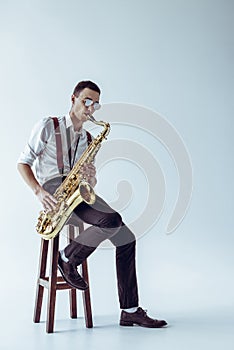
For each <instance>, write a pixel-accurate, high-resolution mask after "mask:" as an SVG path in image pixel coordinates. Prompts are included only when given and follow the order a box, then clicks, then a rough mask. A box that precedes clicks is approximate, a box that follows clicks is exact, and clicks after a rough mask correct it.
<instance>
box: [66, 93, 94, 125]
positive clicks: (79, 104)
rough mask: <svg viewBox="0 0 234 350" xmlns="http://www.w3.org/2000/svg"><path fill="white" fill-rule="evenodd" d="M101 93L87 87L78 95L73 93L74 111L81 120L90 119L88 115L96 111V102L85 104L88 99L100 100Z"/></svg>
mask: <svg viewBox="0 0 234 350" xmlns="http://www.w3.org/2000/svg"><path fill="white" fill-rule="evenodd" d="M99 98H100V95H99V93H98V92H96V91H94V90H91V89H89V88H85V89H84V90H82V91H81V92H80V94H79V96H78V97H76V96H75V95H72V113H73V115H74V116H75V117H76V118H77V119H78V120H80V121H83V122H85V121H86V120H87V119H88V115H92V114H93V113H94V112H95V107H94V104H92V105H90V106H88V107H87V106H85V101H86V99H89V100H92V101H93V102H94V103H95V102H99Z"/></svg>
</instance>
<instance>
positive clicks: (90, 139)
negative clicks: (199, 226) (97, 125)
mask: <svg viewBox="0 0 234 350" xmlns="http://www.w3.org/2000/svg"><path fill="white" fill-rule="evenodd" d="M86 135H87V141H88V145H89V144H90V143H91V142H92V136H91V134H90V133H89V132H88V131H87V130H86Z"/></svg>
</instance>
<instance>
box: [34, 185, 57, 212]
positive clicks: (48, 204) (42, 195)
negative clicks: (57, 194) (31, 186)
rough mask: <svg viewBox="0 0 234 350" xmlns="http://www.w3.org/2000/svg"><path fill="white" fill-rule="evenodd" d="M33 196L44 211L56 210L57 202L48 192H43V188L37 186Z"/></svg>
mask: <svg viewBox="0 0 234 350" xmlns="http://www.w3.org/2000/svg"><path fill="white" fill-rule="evenodd" d="M35 195H36V196H37V198H38V199H39V201H40V202H41V203H42V205H43V208H44V209H45V210H46V211H49V210H54V209H56V203H57V200H56V199H55V198H54V197H53V196H52V195H51V194H50V193H49V192H47V191H45V190H44V188H43V187H41V186H38V187H37V189H36V190H35Z"/></svg>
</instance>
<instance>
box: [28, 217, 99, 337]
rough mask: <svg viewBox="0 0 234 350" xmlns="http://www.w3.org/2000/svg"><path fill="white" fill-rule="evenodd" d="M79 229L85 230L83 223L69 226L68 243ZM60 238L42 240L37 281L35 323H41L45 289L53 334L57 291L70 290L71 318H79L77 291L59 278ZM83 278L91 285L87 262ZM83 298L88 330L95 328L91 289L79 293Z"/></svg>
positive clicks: (47, 321)
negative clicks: (45, 290) (48, 262)
mask: <svg viewBox="0 0 234 350" xmlns="http://www.w3.org/2000/svg"><path fill="white" fill-rule="evenodd" d="M76 228H78V229H79V233H80V232H81V231H83V230H84V224H83V222H82V221H80V222H79V223H78V225H77V226H76V227H74V226H73V225H71V224H69V225H67V229H68V242H71V241H72V240H73V239H74V238H75V229H76ZM59 238H60V235H57V236H56V237H54V238H52V239H50V240H45V239H43V238H41V249H40V257H39V271H38V279H37V288H36V300H35V308H34V316H33V321H34V322H35V323H39V322H40V317H41V308H42V301H43V294H44V289H45V288H46V289H47V290H48V300H47V318H46V332H47V333H53V331H54V314H55V302H56V292H57V290H67V289H68V290H69V297H70V298H69V299H70V316H71V318H77V296H76V289H75V288H73V287H71V286H70V285H69V284H68V283H66V282H65V281H64V279H63V277H62V276H58V253H59ZM49 246H50V251H51V252H50V264H49V271H48V275H47V276H46V270H47V261H48V248H49ZM81 268H82V272H81V273H82V277H83V278H84V279H85V281H86V282H87V283H88V284H89V276H88V264H87V260H85V261H84V262H83V263H82V266H81ZM79 293H82V296H83V307H84V315H85V323H86V327H87V328H92V327H93V320H92V309H91V301H90V290H89V288H88V289H86V290H85V291H79Z"/></svg>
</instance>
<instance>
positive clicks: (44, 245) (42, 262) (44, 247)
mask: <svg viewBox="0 0 234 350" xmlns="http://www.w3.org/2000/svg"><path fill="white" fill-rule="evenodd" d="M48 243H49V242H48V241H46V240H44V239H43V238H42V239H41V250H40V257H39V271H38V280H37V290H36V300H35V307H34V316H33V322H35V323H39V322H40V317H41V307H42V300H43V292H44V287H42V286H41V285H40V284H39V279H40V278H44V277H45V274H46V262H47V254H48Z"/></svg>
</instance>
